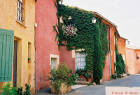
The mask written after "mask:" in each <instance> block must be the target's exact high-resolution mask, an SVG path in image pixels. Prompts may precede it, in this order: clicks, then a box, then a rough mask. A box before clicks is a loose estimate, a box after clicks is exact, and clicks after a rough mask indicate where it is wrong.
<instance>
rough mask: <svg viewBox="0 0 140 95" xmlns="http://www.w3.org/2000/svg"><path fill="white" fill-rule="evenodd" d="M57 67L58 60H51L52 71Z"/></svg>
mask: <svg viewBox="0 0 140 95" xmlns="http://www.w3.org/2000/svg"><path fill="white" fill-rule="evenodd" d="M56 65H57V58H51V69H52V70H53V69H55V68H56Z"/></svg>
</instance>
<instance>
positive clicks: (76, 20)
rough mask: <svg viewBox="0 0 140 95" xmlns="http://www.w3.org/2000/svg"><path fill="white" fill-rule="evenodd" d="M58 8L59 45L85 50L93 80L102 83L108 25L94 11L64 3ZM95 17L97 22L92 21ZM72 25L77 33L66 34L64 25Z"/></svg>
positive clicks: (57, 28) (87, 67) (57, 29)
mask: <svg viewBox="0 0 140 95" xmlns="http://www.w3.org/2000/svg"><path fill="white" fill-rule="evenodd" d="M57 9H58V12H57V16H58V20H59V22H58V24H57V25H56V26H55V27H54V29H55V30H56V32H57V37H58V45H59V46H66V47H67V49H68V50H76V49H82V50H84V52H86V55H87V56H86V70H87V71H88V72H91V73H92V76H93V82H96V83H97V84H100V79H102V76H103V68H104V61H105V56H106V54H107V52H108V46H107V44H108V40H107V30H108V26H107V25H105V24H104V23H103V22H102V21H101V20H100V19H99V18H97V17H95V16H94V14H93V13H92V12H89V11H85V10H82V9H79V8H75V7H69V6H65V5H62V4H59V5H58V6H57ZM93 17H94V18H96V20H97V21H96V23H95V24H94V23H92V18H93ZM61 20H62V21H63V22H61ZM70 25H73V27H75V30H76V34H75V35H70V36H67V35H65V34H64V32H65V31H64V26H70ZM72 33H73V32H72Z"/></svg>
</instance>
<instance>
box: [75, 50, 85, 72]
mask: <svg viewBox="0 0 140 95" xmlns="http://www.w3.org/2000/svg"><path fill="white" fill-rule="evenodd" d="M81 51H82V50H76V51H75V70H78V69H84V68H85V66H86V54H84V55H85V57H84V58H85V59H84V61H81V59H82V58H81V57H79V62H82V63H83V62H85V65H84V66H81V67H77V64H78V63H77V56H76V54H77V53H78V52H79V53H80V52H81ZM81 55H82V54H81ZM81 55H80V56H81ZM84 55H83V56H84Z"/></svg>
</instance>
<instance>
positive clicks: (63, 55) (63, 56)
mask: <svg viewBox="0 0 140 95" xmlns="http://www.w3.org/2000/svg"><path fill="white" fill-rule="evenodd" d="M60 63H64V64H66V65H67V66H68V67H69V68H70V69H71V70H72V72H75V58H72V51H68V50H67V49H66V47H60Z"/></svg>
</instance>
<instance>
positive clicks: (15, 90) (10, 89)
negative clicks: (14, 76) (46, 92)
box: [1, 83, 31, 95]
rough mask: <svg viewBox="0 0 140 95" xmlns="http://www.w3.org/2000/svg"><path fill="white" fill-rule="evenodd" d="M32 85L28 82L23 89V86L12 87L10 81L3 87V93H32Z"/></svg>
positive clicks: (25, 94)
mask: <svg viewBox="0 0 140 95" xmlns="http://www.w3.org/2000/svg"><path fill="white" fill-rule="evenodd" d="M30 88H31V86H30V85H28V84H25V91H23V87H20V88H17V87H11V85H10V83H7V84H6V85H5V86H4V87H3V88H2V93H1V95H31V90H30Z"/></svg>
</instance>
